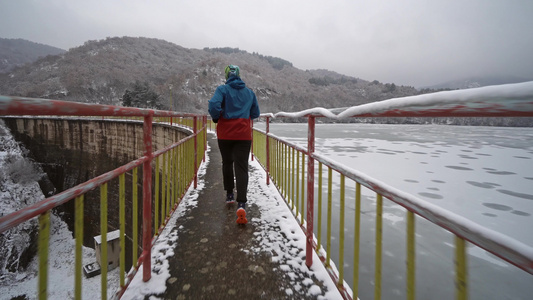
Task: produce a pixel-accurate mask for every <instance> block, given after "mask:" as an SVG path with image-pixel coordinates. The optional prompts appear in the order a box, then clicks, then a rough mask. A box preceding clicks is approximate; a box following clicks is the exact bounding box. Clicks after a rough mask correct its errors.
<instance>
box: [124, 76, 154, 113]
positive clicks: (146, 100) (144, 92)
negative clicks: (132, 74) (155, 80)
mask: <svg viewBox="0 0 533 300" xmlns="http://www.w3.org/2000/svg"><path fill="white" fill-rule="evenodd" d="M159 98H160V95H159V94H157V93H156V92H155V91H154V90H152V89H151V88H150V86H149V84H148V82H144V83H141V82H140V81H136V82H135V84H134V85H133V90H131V91H130V90H126V91H125V92H124V96H123V97H122V104H123V105H124V106H130V107H139V108H152V109H161V108H162V106H161V104H160V103H159Z"/></svg>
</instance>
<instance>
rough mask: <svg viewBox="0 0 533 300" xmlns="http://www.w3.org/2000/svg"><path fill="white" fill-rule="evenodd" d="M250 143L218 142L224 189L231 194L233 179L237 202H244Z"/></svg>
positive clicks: (238, 141)
mask: <svg viewBox="0 0 533 300" xmlns="http://www.w3.org/2000/svg"><path fill="white" fill-rule="evenodd" d="M251 146H252V141H240V140H218V148H219V149H220V154H221V155H222V176H223V177H224V189H225V190H226V191H227V192H230V193H233V188H234V187H235V183H234V181H233V180H234V178H235V180H236V181H237V202H246V201H247V200H248V199H246V193H247V190H248V157H249V155H250V148H251Z"/></svg>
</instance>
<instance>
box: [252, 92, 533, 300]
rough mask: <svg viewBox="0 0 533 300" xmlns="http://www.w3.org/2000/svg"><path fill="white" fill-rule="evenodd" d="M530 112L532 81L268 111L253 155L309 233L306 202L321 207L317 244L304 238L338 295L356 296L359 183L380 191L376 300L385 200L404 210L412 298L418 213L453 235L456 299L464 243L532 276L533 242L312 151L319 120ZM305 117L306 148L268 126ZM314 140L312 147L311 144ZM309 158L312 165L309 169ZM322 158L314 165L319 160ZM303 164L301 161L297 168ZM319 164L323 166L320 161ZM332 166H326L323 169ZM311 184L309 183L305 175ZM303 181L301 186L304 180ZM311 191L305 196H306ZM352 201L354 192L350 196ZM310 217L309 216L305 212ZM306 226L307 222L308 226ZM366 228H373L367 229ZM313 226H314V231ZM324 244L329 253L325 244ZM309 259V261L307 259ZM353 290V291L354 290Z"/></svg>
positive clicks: (462, 282)
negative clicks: (348, 239)
mask: <svg viewBox="0 0 533 300" xmlns="http://www.w3.org/2000/svg"><path fill="white" fill-rule="evenodd" d="M465 116H466V117H477V116H479V117H525V116H528V117H531V116H533V82H528V83H523V84H514V85H507V86H501V87H485V88H480V89H477V90H475V89H473V90H468V91H466V92H465V91H451V92H445V93H437V94H431V95H420V96H415V97H407V98H405V99H401V98H400V99H391V100H385V101H382V102H377V103H371V104H367V105H361V106H356V107H352V108H348V109H345V110H344V111H343V112H341V113H339V114H338V115H335V114H334V113H332V112H331V111H328V110H325V109H321V108H316V109H310V110H306V111H302V112H296V113H284V112H280V113H277V114H276V115H272V114H264V115H262V117H263V118H264V119H266V131H261V130H258V129H254V134H253V150H254V156H255V157H256V158H257V160H258V161H259V163H260V164H261V165H262V166H263V168H265V170H266V171H267V183H269V182H270V181H272V182H273V184H274V185H275V186H276V188H277V189H278V190H279V192H280V195H281V196H282V197H284V198H285V200H286V202H287V205H288V207H289V208H290V209H291V210H292V212H293V214H294V216H295V218H296V219H297V220H298V221H299V222H300V225H301V226H302V229H303V230H304V231H306V232H307V234H309V232H308V231H309V228H311V230H313V228H314V226H313V225H314V224H313V223H314V222H315V220H314V214H315V211H310V212H306V211H305V205H304V203H305V200H304V199H307V202H308V203H311V204H308V207H313V203H314V201H315V195H316V196H317V197H316V198H317V199H316V200H317V202H318V207H317V208H316V214H317V220H316V222H317V228H315V229H316V235H317V238H316V245H310V244H309V242H308V243H307V247H313V248H314V249H315V251H316V253H317V254H318V255H319V257H320V258H321V260H323V263H324V265H325V266H326V268H327V270H328V272H329V274H330V276H331V277H332V279H333V280H334V281H336V283H337V286H338V287H339V291H340V292H341V295H342V296H343V297H344V298H345V299H357V298H358V296H359V292H360V288H359V281H360V274H359V273H360V254H361V253H360V249H361V246H362V244H361V232H362V228H361V216H362V211H361V204H362V197H361V189H362V188H363V187H364V188H367V189H369V190H371V191H373V192H375V194H376V197H375V200H376V205H375V213H376V217H375V228H374V230H375V235H374V240H375V248H374V250H373V252H374V255H375V260H374V279H373V285H374V299H381V297H382V282H383V276H385V275H386V273H384V272H383V258H382V257H383V239H384V234H383V203H384V200H387V201H392V202H393V203H396V204H399V205H400V206H402V207H404V208H405V209H406V218H405V219H406V228H405V232H406V236H405V239H406V245H405V262H406V263H405V268H406V270H405V293H406V298H407V299H415V298H416V249H415V246H416V236H417V235H416V233H415V227H416V223H415V220H416V215H418V216H419V217H422V218H424V219H426V220H428V221H430V222H432V223H434V224H436V225H438V226H439V227H441V228H443V229H445V230H447V231H449V232H451V233H452V234H453V235H454V238H455V245H454V247H455V254H454V264H455V279H454V282H455V283H454V288H455V298H456V299H468V291H469V282H468V261H467V260H468V256H467V251H466V249H467V245H472V246H475V247H479V248H481V249H483V250H485V251H487V252H488V253H491V254H493V255H495V256H496V257H499V258H501V259H502V260H504V261H506V262H508V263H510V264H512V265H514V266H515V267H517V268H520V269H522V270H524V271H526V272H528V273H530V274H533V248H531V247H529V246H527V245H524V244H522V243H520V242H518V241H516V240H514V239H512V238H509V237H507V236H503V235H502V234H499V233H497V232H495V231H493V230H490V229H488V228H484V227H482V226H480V225H478V224H476V223H474V222H472V221H470V220H467V219H465V218H461V217H459V216H456V215H454V214H451V213H448V212H446V211H443V210H442V209H440V208H439V207H437V206H435V205H433V204H430V203H427V202H425V201H423V200H420V199H418V198H416V197H414V196H412V195H409V194H405V193H403V192H401V191H398V190H396V189H394V188H392V187H390V186H387V185H386V184H384V183H382V182H380V181H377V180H375V179H373V178H370V177H368V176H367V175H365V174H361V173H359V172H357V171H356V170H353V169H351V168H350V167H349V166H344V165H341V164H339V163H336V162H334V161H332V160H330V159H328V158H327V157H324V156H322V155H320V154H318V153H315V152H314V118H316V117H327V118H331V119H343V118H349V117H465ZM277 117H279V118H291V117H294V118H301V117H307V118H308V120H309V127H308V128H309V130H308V149H303V148H300V147H298V146H296V145H295V144H292V143H290V142H288V141H285V140H282V139H280V138H278V137H276V136H274V135H272V134H271V133H270V132H269V121H270V119H272V118H277ZM311 146H312V147H311ZM306 161H308V162H309V164H308V165H310V167H309V168H313V169H312V170H309V169H306V168H305V162H306ZM315 161H316V162H317V164H315V163H314V162H315ZM300 163H301V165H302V166H301V167H300ZM317 165H318V166H317ZM323 166H326V167H327V171H324V170H323ZM317 167H318V174H317V177H318V178H317V179H315V178H314V176H313V175H311V174H315V172H314V169H315V168H317ZM333 172H335V174H336V175H337V176H339V177H340V178H339V180H338V181H337V180H335V184H338V185H339V190H340V191H338V192H336V193H338V195H337V197H338V200H337V201H338V202H336V203H338V206H339V207H338V214H336V215H334V214H333V207H332V203H333V188H332V185H333V182H334V180H333V175H334V173H333ZM325 173H327V177H328V178H327V184H326V185H327V191H326V195H327V203H326V205H325V209H326V210H327V211H326V212H325V214H324V212H323V211H322V210H323V203H322V202H323V199H322V198H323V180H324V178H323V177H324V174H325ZM306 177H307V180H308V183H309V182H311V183H314V184H313V185H311V187H312V189H313V190H310V189H308V188H306V185H305V179H306ZM347 178H348V179H350V180H351V181H352V182H353V183H354V187H353V188H354V189H355V195H354V198H353V202H354V204H355V212H354V214H355V215H354V216H353V217H354V221H353V222H354V224H353V229H352V228H350V229H348V228H346V224H345V214H346V209H345V206H346V182H345V181H346V179H347ZM300 183H301V185H300ZM305 194H307V197H304V195H305ZM350 201H351V198H350ZM304 215H306V216H311V219H309V218H308V217H307V218H304ZM324 215H325V222H326V225H325V228H326V236H325V237H324V236H323V233H322V227H323V222H324V220H323V219H324ZM334 222H338V234H337V235H336V236H335V237H333V234H332V231H333V230H332V229H333V223H334ZM306 224H307V228H306ZM351 230H353V233H354V241H353V242H354V244H353V247H354V251H353V254H352V261H351V267H353V282H352V283H351V289H350V288H349V285H348V284H347V283H346V282H345V280H344V276H345V274H344V266H345V265H346V264H347V262H346V261H345V253H344V246H345V231H351ZM365 230H368V228H365ZM314 233H315V232H311V234H314ZM333 239H335V240H337V241H338V251H339V252H338V258H337V259H338V260H337V261H336V264H334V263H333V261H332V259H331V253H332V251H333V250H332V240H333ZM323 244H324V245H325V246H326V248H325V251H324V249H323V246H322V245H323ZM307 259H308V258H307V257H306V264H307V265H308V266H310V264H309V263H308V261H307ZM350 290H351V293H350Z"/></svg>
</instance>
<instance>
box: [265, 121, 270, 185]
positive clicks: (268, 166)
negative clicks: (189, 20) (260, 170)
mask: <svg viewBox="0 0 533 300" xmlns="http://www.w3.org/2000/svg"><path fill="white" fill-rule="evenodd" d="M269 132H270V117H266V135H265V136H266V163H265V165H266V172H267V174H266V175H267V176H266V178H267V185H269V184H270V141H269V139H268V133H269Z"/></svg>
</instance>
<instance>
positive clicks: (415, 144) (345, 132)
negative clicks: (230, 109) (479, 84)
mask: <svg viewBox="0 0 533 300" xmlns="http://www.w3.org/2000/svg"><path fill="white" fill-rule="evenodd" d="M256 127H257V128H260V129H263V130H264V123H256ZM270 132H271V133H273V134H274V135H276V136H278V137H282V138H285V139H287V140H289V141H291V142H293V143H295V144H298V145H300V146H302V147H304V148H306V147H307V124H275V123H274V124H271V125H270ZM316 137H317V139H316V151H317V152H318V153H321V154H324V155H327V156H328V157H330V158H332V159H333V160H335V161H338V162H339V163H342V164H344V165H347V166H349V167H351V168H353V169H356V170H358V171H361V172H363V173H366V174H368V175H370V176H371V177H373V178H375V179H378V180H380V181H382V182H384V183H386V184H388V185H390V186H393V187H395V188H397V189H400V190H403V191H405V192H407V193H410V194H412V195H414V196H417V197H418V198H420V199H423V200H426V201H428V202H431V203H434V204H436V205H439V206H441V207H443V208H445V209H448V210H450V211H452V212H454V213H457V214H459V215H462V216H464V217H467V218H468V219H470V220H472V221H474V222H477V223H479V224H481V225H483V226H486V227H488V228H490V229H492V230H495V231H498V232H501V233H504V234H505V235H508V236H510V237H512V238H515V239H517V240H518V241H521V242H522V243H524V244H527V245H530V246H533V235H532V234H531V228H532V227H533V217H532V214H533V128H502V127H462V126H443V125H377V124H317V127H316ZM325 178H326V177H325ZM337 182H338V181H337ZM350 183H351V182H350ZM347 184H348V181H347ZM351 184H352V183H351ZM337 186H338V185H337ZM353 190H354V187H353V184H352V185H351V186H347V191H346V194H347V195H353V194H354V192H353ZM324 199H325V198H324ZM334 199H335V196H334ZM337 199H338V198H337ZM334 201H335V200H334ZM323 206H324V205H323ZM334 206H336V207H337V208H338V203H335V204H334ZM346 207H347V212H346V217H347V219H348V222H347V225H346V226H347V228H353V227H350V226H351V225H349V224H350V221H351V222H352V223H353V212H354V210H355V204H354V201H353V196H352V198H351V199H350V198H347V201H346ZM315 215H316V213H315ZM335 215H336V212H335V210H334V213H333V216H335ZM337 215H338V210H337ZM383 217H384V230H383V232H384V239H383V249H384V252H383V270H384V274H386V273H387V272H390V274H389V275H390V276H387V275H384V277H383V283H382V286H383V295H384V299H389V298H395V299H396V298H400V299H401V298H402V297H405V278H404V277H405V262H404V261H405V232H406V230H405V209H403V208H402V207H400V206H398V205H396V204H394V203H392V202H391V201H388V200H386V201H384V216H383ZM334 218H335V217H334ZM374 222H375V194H374V193H373V192H372V191H370V190H365V189H364V190H363V201H362V228H363V229H362V232H361V240H362V245H363V246H361V267H360V276H361V279H360V289H361V294H360V296H361V298H362V299H370V298H373V286H372V284H373V259H374V257H373V251H374V249H373V246H374V245H375V243H374V234H375V233H374V226H375V225H374ZM416 226H417V229H416V232H417V246H416V247H417V296H418V298H420V299H449V298H453V297H454V294H453V293H454V290H453V249H454V248H453V246H454V242H453V236H452V235H451V234H450V233H448V232H446V231H444V230H441V229H439V228H438V227H436V226H435V225H433V224H431V223H429V222H427V221H425V220H423V219H421V218H417V223H416ZM365 228H366V229H368V230H365ZM322 232H323V235H324V233H325V227H324V226H323V230H322ZM334 232H335V229H334ZM336 232H338V228H337V229H336ZM315 234H316V232H315ZM335 234H337V233H335ZM346 235H347V236H346V239H347V241H346V242H345V243H346V245H347V246H346V249H345V251H346V253H347V254H346V255H347V256H348V257H351V256H352V254H351V253H353V232H352V231H350V230H347V231H346ZM350 239H351V240H350ZM321 243H322V244H325V241H324V240H323V241H321ZM332 243H336V241H333V242H332ZM350 245H352V246H350ZM337 248H338V246H337ZM334 251H337V252H338V250H332V252H333V253H332V257H333V258H334V259H336V256H338V255H337V254H336V253H335V252H334ZM346 255H345V257H346ZM345 259H347V260H348V261H350V258H345ZM349 265H351V263H347V265H346V266H345V274H346V273H348V275H347V276H346V275H345V277H346V281H347V282H348V283H349V284H350V285H352V276H351V272H353V270H351V269H349ZM469 276H470V296H471V299H488V298H490V299H529V297H530V295H532V294H533V287H532V283H533V276H532V275H529V274H527V273H526V272H524V271H521V270H519V269H518V270H517V269H516V268H514V267H511V266H509V265H508V264H507V263H505V262H503V261H501V260H499V259H498V258H495V257H493V256H492V255H489V254H487V253H486V252H485V251H484V250H481V249H478V248H476V247H469ZM436 282H438V283H439V284H438V285H435V283H436ZM387 296H388V297H387Z"/></svg>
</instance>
